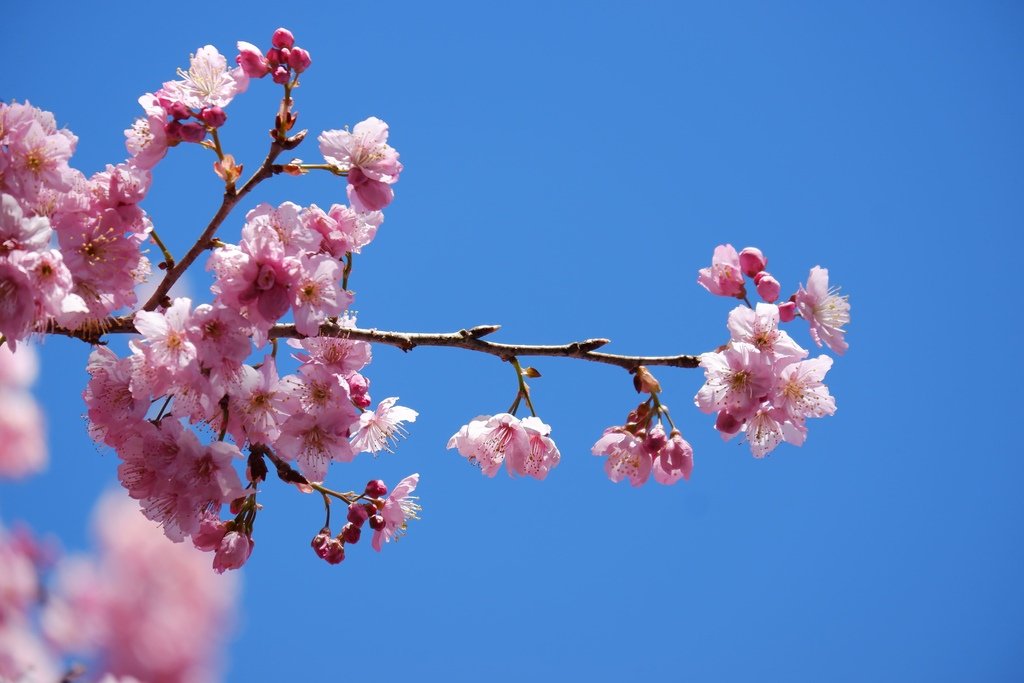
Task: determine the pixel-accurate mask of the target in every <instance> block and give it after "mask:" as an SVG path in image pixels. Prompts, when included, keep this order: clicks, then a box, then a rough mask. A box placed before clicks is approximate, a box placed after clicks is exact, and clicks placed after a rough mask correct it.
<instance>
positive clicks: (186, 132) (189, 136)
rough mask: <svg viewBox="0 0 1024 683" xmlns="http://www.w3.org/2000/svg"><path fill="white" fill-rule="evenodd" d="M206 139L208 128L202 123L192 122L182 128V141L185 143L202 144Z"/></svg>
mask: <svg viewBox="0 0 1024 683" xmlns="http://www.w3.org/2000/svg"><path fill="white" fill-rule="evenodd" d="M205 137H206V127H205V126H203V124H201V123H196V122H195V121H190V122H188V123H185V124H182V126H181V139H182V140H184V141H185V142H200V141H202V139H203V138H205Z"/></svg>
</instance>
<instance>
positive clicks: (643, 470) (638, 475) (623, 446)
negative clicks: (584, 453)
mask: <svg viewBox="0 0 1024 683" xmlns="http://www.w3.org/2000/svg"><path fill="white" fill-rule="evenodd" d="M590 452H591V453H593V454H594V455H606V456H608V459H607V460H606V461H605V463H604V471H605V473H606V474H607V475H608V478H609V479H611V480H612V481H614V482H615V483H618V482H620V481H622V480H623V479H629V483H630V484H632V485H633V486H642V485H643V484H644V482H646V481H647V478H648V477H649V476H650V475H651V468H652V466H653V459H652V458H651V454H650V452H649V451H648V450H647V449H646V448H644V442H643V440H642V439H639V438H637V437H636V436H635V435H634V434H631V433H629V432H628V431H626V430H625V429H623V428H622V427H609V428H608V429H606V430H604V434H603V435H602V436H601V438H600V439H598V440H597V443H595V444H594V446H593V448H591V449H590Z"/></svg>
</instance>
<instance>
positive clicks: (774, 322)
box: [727, 303, 807, 367]
mask: <svg viewBox="0 0 1024 683" xmlns="http://www.w3.org/2000/svg"><path fill="white" fill-rule="evenodd" d="M727 326H728V328H729V333H730V334H731V335H732V339H733V341H737V342H746V343H748V344H751V345H753V346H754V347H755V348H757V350H758V351H760V352H761V353H763V354H767V355H768V356H769V358H771V360H772V362H774V363H775V364H776V365H777V366H779V367H781V366H783V365H785V364H787V363H793V362H795V361H798V360H800V359H801V358H806V357H807V350H806V349H803V348H801V347H800V346H799V345H798V344H797V343H796V342H795V341H793V338H792V337H790V336H789V334H787V333H786V332H785V330H781V329H779V309H778V307H777V306H775V305H774V304H760V303H759V304H757V307H756V308H754V309H750V308H747V307H746V306H737V307H736V308H734V309H732V311H730V312H729V322H728V323H727Z"/></svg>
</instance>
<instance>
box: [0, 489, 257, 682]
mask: <svg viewBox="0 0 1024 683" xmlns="http://www.w3.org/2000/svg"><path fill="white" fill-rule="evenodd" d="M94 518H95V520H94V521H95V531H96V535H97V537H98V541H99V552H98V553H97V554H96V555H95V556H60V554H59V553H58V552H57V551H56V550H55V549H54V548H53V547H51V546H49V545H48V544H44V543H41V542H39V541H38V540H36V539H35V538H34V537H33V536H32V535H31V534H29V533H28V532H27V531H26V530H23V529H18V530H16V531H13V532H7V531H4V530H3V529H2V528H0V680H4V681H56V680H70V678H71V676H70V674H68V675H65V672H67V671H69V670H70V669H69V668H68V667H66V666H62V661H63V660H65V658H67V657H68V656H69V655H70V656H73V660H72V661H81V660H80V657H81V656H86V657H89V658H90V659H91V660H92V662H93V664H92V665H91V666H90V667H89V668H90V669H92V670H93V671H92V672H91V673H92V675H91V676H90V677H89V679H88V680H99V681H100V683H138V682H139V681H147V682H149V681H160V682H162V683H209V682H210V681H212V680H216V673H217V669H218V668H219V667H218V662H217V657H218V654H219V651H220V649H221V646H222V645H223V643H224V640H225V636H226V635H227V634H228V632H229V630H230V626H231V624H230V616H231V613H232V612H233V610H234V607H235V603H236V596H237V585H236V583H235V581H234V580H232V577H218V576H216V575H214V574H212V573H211V572H210V571H209V569H208V567H207V566H206V560H205V558H204V557H203V555H202V553H200V552H198V551H196V550H194V549H192V548H188V547H186V546H176V545H172V544H170V543H167V542H166V540H165V539H164V538H163V536H162V534H161V533H160V531H159V529H157V528H156V526H155V525H153V524H152V523H151V522H148V521H146V520H145V519H143V518H142V517H141V516H140V515H139V514H138V512H137V511H136V510H135V509H134V505H133V504H132V503H131V502H130V501H128V500H127V499H125V498H123V497H121V496H116V497H115V496H112V495H109V494H108V495H107V496H105V497H104V498H103V499H102V500H101V502H100V503H99V505H98V506H97V509H96V511H95V514H94ZM51 574H52V576H51V577H50V578H51V579H52V580H50V581H44V580H45V578H46V577H47V575H51ZM44 585H45V588H44ZM44 595H45V601H44V600H43V598H44ZM102 672H107V673H106V675H104V676H99V675H98V674H99V673H102Z"/></svg>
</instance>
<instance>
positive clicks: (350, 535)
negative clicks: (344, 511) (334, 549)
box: [340, 524, 363, 543]
mask: <svg viewBox="0 0 1024 683" xmlns="http://www.w3.org/2000/svg"><path fill="white" fill-rule="evenodd" d="M362 533H363V532H362V529H360V528H359V527H357V526H356V525H355V524H346V525H345V526H343V527H342V528H341V534H340V537H341V540H342V541H343V542H344V543H358V542H359V537H360V536H361V535H362Z"/></svg>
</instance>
